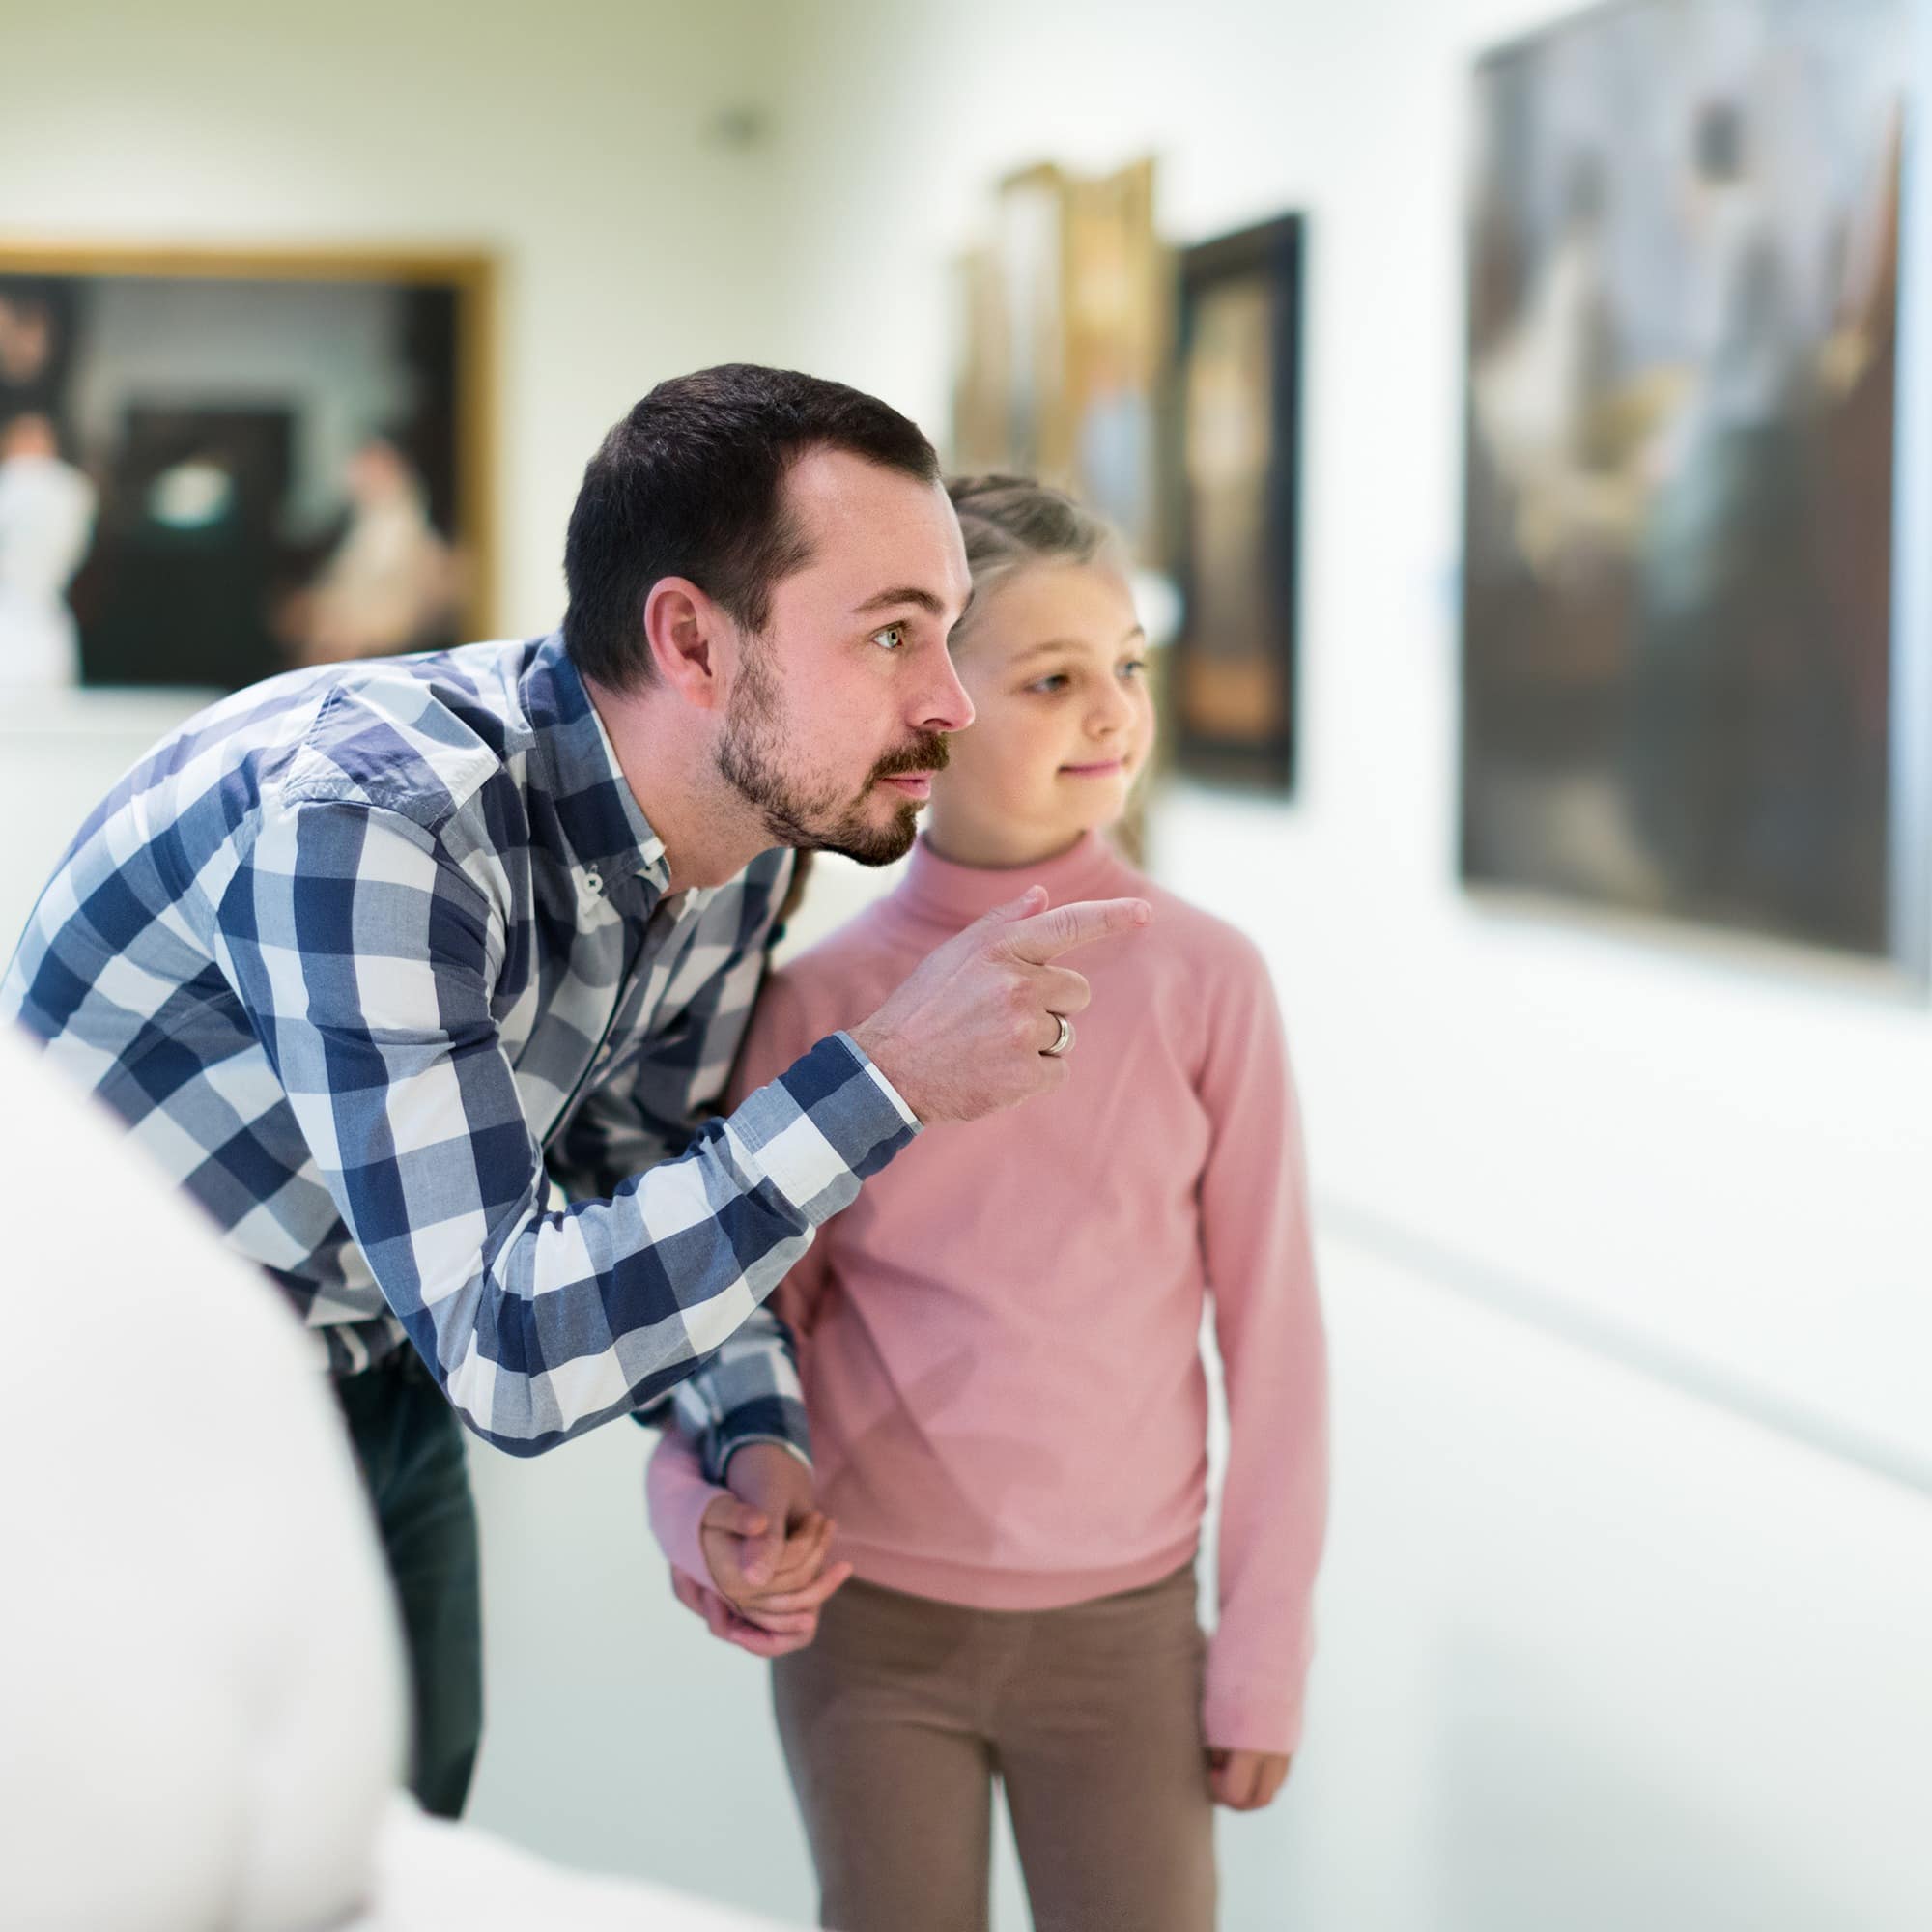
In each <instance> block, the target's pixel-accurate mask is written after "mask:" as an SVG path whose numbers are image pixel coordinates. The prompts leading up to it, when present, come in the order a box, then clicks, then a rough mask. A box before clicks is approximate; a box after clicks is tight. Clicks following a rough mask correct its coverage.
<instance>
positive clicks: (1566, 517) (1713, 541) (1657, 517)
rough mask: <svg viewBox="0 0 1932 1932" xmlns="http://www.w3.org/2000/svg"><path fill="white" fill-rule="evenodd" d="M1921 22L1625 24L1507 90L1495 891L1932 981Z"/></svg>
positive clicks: (1488, 696)
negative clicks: (1907, 511)
mask: <svg viewBox="0 0 1932 1932" xmlns="http://www.w3.org/2000/svg"><path fill="white" fill-rule="evenodd" d="M1911 13H1912V10H1911V7H1910V5H1909V0H1721V4H1720V0H1618V4H1615V5H1611V6H1605V7H1602V8H1599V9H1597V10H1596V11H1595V12H1593V13H1589V14H1583V15H1580V16H1578V17H1577V18H1576V19H1573V20H1570V21H1568V22H1564V23H1561V24H1558V25H1556V26H1553V27H1550V28H1548V30H1546V31H1544V32H1541V33H1538V34H1536V35H1533V36H1532V37H1530V38H1528V39H1526V40H1522V41H1519V42H1516V43H1512V44H1510V45H1508V46H1505V47H1502V48H1499V49H1497V50H1496V51H1495V52H1493V53H1492V54H1491V55H1490V56H1489V57H1488V58H1487V59H1485V60H1484V61H1483V63H1482V64H1481V67H1480V69H1479V71H1478V73H1477V77H1476V91H1475V102H1476V136H1477V161H1476V167H1475V176H1474V181H1473V184H1472V186H1473V193H1472V198H1471V206H1470V222H1469V235H1468V247H1469V276H1468V331H1467V391H1466V395H1467V431H1466V450H1467V455H1466V466H1465V486H1464V501H1465V520H1464V522H1465V535H1464V569H1463V770H1462V813H1461V847H1462V868H1463V876H1464V878H1465V879H1466V880H1467V881H1469V882H1471V883H1472V884H1475V885H1479V886H1483V887H1489V888H1508V889H1512V890H1515V891H1519V892H1529V893H1533V894H1538V895H1553V896H1556V897H1560V898H1563V899H1566V900H1569V901H1571V902H1573V903H1580V904H1584V905H1589V906H1592V907H1599V908H1608V909H1611V910H1614V911H1617V912H1620V913H1629V914H1639V915H1644V916H1647V917H1650V918H1653V919H1662V920H1668V921H1676V922H1683V923H1690V924H1694V925H1697V926H1701V927H1705V928H1722V929H1727V930H1731V931H1735V932H1740V933H1749V934H1755V935H1761V936H1765V937H1770V938H1774V939H1777V940H1781V941H1785V942H1793V943H1797V944H1799V945H1803V946H1809V947H1814V948H1823V949H1829V950H1832V951H1834V952H1839V953H1843V954H1847V955H1854V956H1861V957H1866V958H1871V959H1876V960H1880V961H1887V962H1890V963H1891V964H1893V965H1896V966H1903V967H1907V968H1909V969H1911V970H1913V971H1914V972H1917V973H1922V972H1923V970H1924V967H1925V964H1926V959H1925V950H1926V949H1925V908H1924V896H1925V881H1926V878H1927V851H1928V848H1927V839H1928V823H1927V816H1926V813H1925V810H1923V806H1924V799H1923V796H1922V776H1921V773H1922V765H1923V754H1924V742H1923V741H1924V729H1923V725H1924V721H1923V720H1921V719H1918V717H1917V715H1916V711H1917V709H1918V708H1922V707H1915V706H1913V705H1912V703H1911V702H1910V700H1909V698H1908V696H1907V694H1909V693H1911V692H1914V691H1919V690H1922V689H1923V687H1922V685H1921V684H1920V683H1919V679H1920V677H1921V676H1922V674H1923V671H1922V666H1921V665H1920V663H1919V660H1920V658H1921V656H1922V646H1921V644H1920V643H1919V641H1918V637H1917V633H1918V631H1920V630H1922V628H1923V627H1922V624H1902V623H1901V622H1900V621H1899V611H1898V608H1897V603H1896V599H1895V596H1894V581H1895V578H1897V576H1898V573H1897V570H1896V559H1895V557H1894V548H1893V532H1894V528H1895V523H1896V500H1897V499H1896V479H1897V478H1898V477H1899V476H1900V475H1901V474H1903V473H1904V472H1903V471H1902V469H1901V465H1900V458H1901V455H1902V453H1903V452H1902V450H1901V448H1900V447H1899V446H1898V444H1897V442H1896V439H1895V435H1894V424H1895V421H1896V411H1897V385H1898V373H1899V357H1898V312H1899V284H1900V210H1901V205H1902V192H1901V191H1902V185H1903V169H1904V166H1905V155H1906V143H1905V140H1904V110H1905V97H1906V87H1907V76H1908V73H1909V71H1910V60H1911V46H1910V41H1911Z"/></svg>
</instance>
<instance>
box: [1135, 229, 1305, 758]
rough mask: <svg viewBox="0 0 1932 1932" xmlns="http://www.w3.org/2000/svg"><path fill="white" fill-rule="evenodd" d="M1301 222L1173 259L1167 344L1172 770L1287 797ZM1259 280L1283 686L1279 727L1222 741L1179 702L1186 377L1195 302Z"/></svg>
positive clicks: (1268, 562) (1296, 630)
mask: <svg viewBox="0 0 1932 1932" xmlns="http://www.w3.org/2000/svg"><path fill="white" fill-rule="evenodd" d="M1306 235H1307V220H1306V217H1305V216H1303V215H1300V214H1285V215H1281V216H1279V217H1277V218H1276V219H1274V220H1272V221H1264V222H1261V223H1259V224H1257V225H1256V226H1254V227H1252V228H1243V229H1240V230H1238V231H1237V232H1236V233H1235V234H1232V235H1223V236H1220V237H1217V238H1216V239H1215V240H1214V241H1204V242H1202V243H1200V244H1199V245H1198V246H1196V247H1193V248H1189V249H1186V250H1184V251H1183V252H1182V254H1181V258H1180V273H1179V284H1180V286H1179V328H1178V333H1177V338H1176V372H1177V379H1176V384H1175V396H1174V418H1175V426H1176V427H1175V441H1174V448H1175V452H1176V458H1177V460H1176V461H1175V463H1174V464H1173V466H1172V474H1173V476H1174V479H1175V480H1174V506H1173V518H1174V522H1173V528H1174V532H1175V573H1176V577H1177V579H1178V581H1179V589H1180V594H1181V598H1182V600H1183V601H1182V611H1183V618H1182V628H1181V632H1180V635H1179V637H1178V638H1177V639H1176V640H1175V644H1174V652H1173V656H1174V668H1173V675H1172V677H1171V678H1170V680H1169V682H1168V691H1169V692H1170V694H1171V701H1170V718H1171V729H1172V734H1173V744H1174V755H1175V762H1176V764H1177V765H1178V766H1179V768H1180V769H1181V770H1182V771H1185V772H1187V773H1190V774H1192V775H1193V776H1195V777H1198V778H1204V779H1208V780H1212V781H1218V782H1222V783H1226V784H1231V785H1238V786H1240V787H1243V788H1245V789H1249V790H1259V791H1266V792H1271V793H1275V794H1278V795H1281V796H1292V795H1293V791H1294V788H1295V782H1296V778H1297V766H1298V763H1299V759H1298V752H1299V743H1298V741H1299V735H1300V734H1299V730H1298V725H1299V711H1300V704H1299V698H1300V663H1299V660H1300V648H1299V647H1300V582H1301V565H1300V518H1301V336H1302V314H1301V307H1302V293H1303V281H1304V276H1305V271H1306V270H1305V262H1306V252H1307V242H1306ZM1253 277H1264V278H1266V279H1267V280H1268V281H1270V282H1271V284H1272V289H1273V296H1274V317H1275V337H1274V358H1273V360H1274V367H1273V378H1274V380H1273V384H1272V391H1273V398H1272V399H1273V421H1272V423H1271V425H1270V429H1271V440H1270V443H1269V447H1270V449H1271V451H1272V460H1271V462H1270V465H1269V470H1268V476H1267V481H1266V484H1265V486H1264V488H1265V493H1266V505H1267V515H1266V535H1265V538H1264V565H1265V567H1266V568H1267V570H1268V571H1269V573H1270V574H1271V575H1272V577H1273V578H1274V581H1275V583H1276V585H1277V587H1278V591H1279V596H1278V600H1277V605H1276V610H1277V613H1278V616H1277V623H1276V627H1275V635H1274V636H1273V638H1271V639H1268V640H1267V643H1268V646H1269V649H1270V653H1271V655H1272V657H1273V659H1274V663H1275V666H1276V668H1277V670H1278V672H1279V675H1280V677H1281V681H1282V696H1283V711H1284V717H1285V721H1286V722H1285V724H1284V725H1283V727H1282V729H1281V731H1280V732H1279V733H1278V734H1277V735H1275V736H1274V737H1272V738H1269V739H1266V740H1264V741H1262V742H1259V743H1257V742H1256V741H1255V740H1253V739H1231V738H1227V737H1225V736H1220V735H1216V734H1214V733H1212V732H1209V731H1207V730H1204V729H1202V728H1200V727H1198V726H1196V725H1193V724H1191V723H1190V721H1189V720H1188V717H1187V714H1186V704H1185V696H1184V690H1185V686H1184V677H1185V667H1186V664H1187V660H1188V654H1189V651H1190V649H1191V648H1193V636H1194V633H1193V617H1192V612H1193V611H1194V609H1195V607H1196V601H1197V600H1196V598H1195V595H1194V590H1195V583H1196V580H1197V574H1198V564H1197V560H1196V556H1195V543H1194V530H1193V521H1194V519H1193V512H1192V506H1191V503H1190V500H1189V491H1188V489H1187V481H1186V474H1185V464H1184V452H1185V449H1186V408H1187V401H1186V395H1187V384H1186V370H1187V364H1188V357H1189V355H1190V354H1191V352H1192V349H1193V343H1194V333H1195V327H1196V320H1197V316H1198V313H1199V305H1200V301H1201V298H1202V297H1203V295H1204V294H1205V293H1206V292H1207V291H1208V290H1209V289H1211V288H1214V287H1217V286H1219V285H1221V284H1223V283H1226V282H1230V281H1239V280H1246V279H1249V278H1253Z"/></svg>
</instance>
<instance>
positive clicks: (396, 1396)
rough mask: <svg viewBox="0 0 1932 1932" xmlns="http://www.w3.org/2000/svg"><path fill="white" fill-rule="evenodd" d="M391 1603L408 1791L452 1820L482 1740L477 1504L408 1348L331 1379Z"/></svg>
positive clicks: (446, 1419)
mask: <svg viewBox="0 0 1932 1932" xmlns="http://www.w3.org/2000/svg"><path fill="white" fill-rule="evenodd" d="M335 1394H336V1399H337V1400H338V1401H339V1402H340V1403H341V1405H342V1412H343V1414H344V1415H345V1416H346V1417H347V1418H348V1422H349V1435H350V1438H351V1440H352V1441H353V1442H354V1443H355V1455H356V1460H357V1461H358V1462H359V1463H361V1465H362V1476H363V1480H364V1481H365V1482H366V1483H367V1485H368V1489H369V1500H370V1502H371V1503H372V1504H373V1505H374V1506H375V1511H376V1522H377V1526H378V1528H379V1529H380V1531H381V1533H382V1538H383V1551H384V1555H385V1556H386V1557H387V1558H388V1564H389V1575H390V1577H391V1578H392V1579H393V1580H394V1582H395V1586H396V1595H397V1597H398V1599H399V1600H400V1602H401V1605H402V1612H403V1633H404V1635H405V1637H406V1639H407V1640H408V1643H409V1651H410V1677H411V1681H412V1687H413V1690H414V1704H415V1743H414V1749H413V1752H412V1758H411V1765H412V1770H411V1775H410V1788H411V1790H412V1791H413V1792H414V1793H415V1795H416V1797H417V1799H418V1800H419V1801H420V1803H421V1804H422V1807H423V1809H424V1810H425V1811H428V1812H431V1813H432V1814H434V1815H435V1816H437V1817H439V1818H455V1817H458V1816H460V1815H461V1813H462V1810H463V1801H464V1799H465V1798H466V1797H467V1796H468V1795H469V1774H470V1772H471V1771H472V1770H473V1769H474V1768H475V1764H476V1747H477V1743H478V1741H479V1740H480V1739H481V1737H482V1734H483V1616H482V1600H481V1594H480V1590H479V1585H478V1577H477V1558H476V1509H475V1505H474V1504H473V1503H472V1502H471V1500H470V1496H469V1470H468V1468H467V1467H466V1465H465V1463H464V1460H463V1425H462V1424H461V1423H460V1422H458V1421H457V1419H456V1411H455V1410H454V1409H452V1408H451V1407H450V1406H449V1403H448V1401H447V1399H446V1398H445V1397H444V1395H443V1393H442V1391H441V1390H440V1388H438V1387H437V1385H436V1383H435V1382H434V1381H433V1380H432V1379H431V1378H430V1374H429V1371H428V1370H427V1369H425V1368H424V1367H423V1365H422V1362H421V1359H420V1358H419V1357H418V1356H417V1354H416V1352H415V1350H413V1349H410V1348H407V1347H406V1348H403V1349H400V1350H397V1351H396V1353H395V1354H394V1355H392V1356H391V1357H390V1358H389V1359H388V1360H387V1361H385V1362H384V1363H383V1364H382V1365H381V1366H380V1367H377V1368H373V1369H367V1370H365V1371H364V1372H363V1373H362V1374H361V1375H359V1376H348V1377H345V1378H342V1379H341V1380H339V1381H337V1382H336V1384H335Z"/></svg>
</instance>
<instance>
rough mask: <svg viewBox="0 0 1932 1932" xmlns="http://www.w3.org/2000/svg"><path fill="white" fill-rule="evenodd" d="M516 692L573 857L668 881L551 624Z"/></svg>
mask: <svg viewBox="0 0 1932 1932" xmlns="http://www.w3.org/2000/svg"><path fill="white" fill-rule="evenodd" d="M523 696H524V709H525V715H526V717H527V718H528V719H529V721H530V725H531V727H532V731H533V736H534V743H535V747H536V749H535V754H534V755H535V756H536V758H537V759H538V761H539V763H540V766H541V769H542V770H543V772H544V775H545V777H546V779H547V781H548V786H547V789H548V790H549V793H550V797H551V802H552V803H553V804H554V807H555V808H556V815H557V819H558V822H559V824H560V825H561V826H562V829H563V835H564V838H566V839H567V840H568V841H569V844H570V849H571V853H572V855H573V856H574V857H575V858H576V860H577V862H578V864H579V865H580V866H582V867H585V868H586V869H593V870H597V871H601V872H602V873H603V874H604V875H605V876H606V877H607V878H612V877H628V876H630V875H631V874H632V873H641V874H642V875H643V876H644V878H645V879H647V880H648V881H649V882H650V884H651V885H652V886H653V887H655V889H656V890H657V891H658V892H659V893H662V892H663V891H664V890H665V888H666V887H667V886H668V884H669V883H670V863H669V861H668V859H667V858H666V856H665V848H664V840H663V839H662V838H659V837H658V835H657V834H656V833H655V832H653V831H652V830H651V825H650V821H649V820H648V819H647V818H646V817H645V816H644V814H643V809H642V808H641V807H640V806H639V804H638V800H637V794H636V793H635V792H633V791H632V789H631V787H630V785H629V783H628V782H627V781H625V778H624V774H623V770H622V768H621V767H620V766H619V765H618V763H617V753H616V751H615V750H614V748H613V747H612V746H611V734H610V733H609V732H608V731H607V730H605V728H604V721H603V719H601V718H600V717H598V715H597V707H596V706H595V705H594V704H593V703H592V702H591V701H590V694H589V692H588V691H586V690H585V689H584V686H583V680H582V677H581V676H579V675H578V670H577V667H576V666H575V665H574V664H572V663H571V661H570V658H569V656H568V654H567V653H566V652H565V650H564V647H563V634H562V632H560V631H553V632H552V633H551V635H550V636H549V637H547V638H546V639H544V640H543V641H542V642H541V643H540V644H538V645H537V647H536V649H535V651H534V652H532V653H531V656H530V661H529V664H528V667H527V668H526V670H525V672H524V675H523Z"/></svg>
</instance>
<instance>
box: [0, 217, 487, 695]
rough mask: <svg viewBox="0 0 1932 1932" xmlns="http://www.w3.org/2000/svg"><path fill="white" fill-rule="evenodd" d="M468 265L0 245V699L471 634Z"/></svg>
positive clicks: (472, 308) (253, 669)
mask: <svg viewBox="0 0 1932 1932" xmlns="http://www.w3.org/2000/svg"><path fill="white" fill-rule="evenodd" d="M492 288H493V270H492V265H491V263H490V261H489V260H488V258H486V257H483V256H479V255H461V254H449V255H436V254H392V253H384V252H380V251H347V252H332V251H307V250H251V249H211V248H195V249H144V248H105V247H98V246H94V245H86V246H72V247H63V246H55V245H49V244H43V243H41V244H33V245H24V244H20V245H8V244H0V690H4V691H8V692H12V693H14V694H19V693H22V692H26V691H32V690H36V689H46V688H57V687H61V686H67V685H74V684H82V685H187V686H200V687H207V688H212V689H215V690H233V689H235V688H237V687H239V686H241V685H244V684H248V683H251V682H252V681H254V680H255V679H257V678H260V677H264V676H268V675H270V673H272V672H274V671H277V670H282V669H286V668H291V667H294V666H297V665H303V664H314V663H320V662H325V661H327V660H330V659H339V658H348V657H359V656H380V655H384V654H386V653H390V652H397V651H411V650H420V649H428V648H433V647H435V646H437V645H440V644H444V643H450V642H454V641H457V640H458V639H462V638H464V637H469V636H486V635H488V633H489V629H490V613H491V603H492V575H493V561H494V560H493V554H492V552H493V541H492V540H493V534H494V529H493V526H494V517H493V508H492V500H491V498H492V481H491V462H492V454H491V452H492V425H491V417H490V393H491V384H490V355H491V342H490V332H491V326H492V316H491V308H492Z"/></svg>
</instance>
